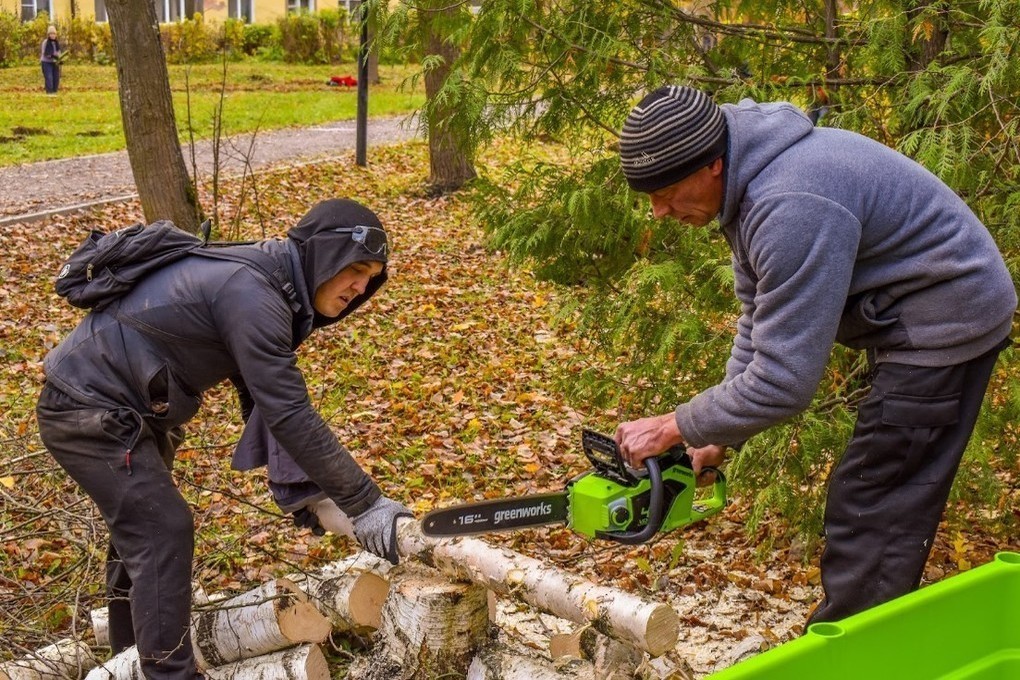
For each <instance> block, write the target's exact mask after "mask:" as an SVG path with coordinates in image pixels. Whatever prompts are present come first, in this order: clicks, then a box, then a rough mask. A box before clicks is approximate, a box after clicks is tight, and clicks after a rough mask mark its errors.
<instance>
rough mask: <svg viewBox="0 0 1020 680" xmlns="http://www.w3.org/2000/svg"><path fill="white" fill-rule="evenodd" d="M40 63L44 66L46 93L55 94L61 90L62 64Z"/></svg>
mask: <svg viewBox="0 0 1020 680" xmlns="http://www.w3.org/2000/svg"><path fill="white" fill-rule="evenodd" d="M39 63H40V64H42V72H43V84H44V85H45V86H46V92H47V93H49V94H53V93H55V92H56V91H57V90H59V89H60V64H57V63H56V62H52V61H41V62H39Z"/></svg>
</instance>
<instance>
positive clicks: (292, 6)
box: [287, 0, 315, 14]
mask: <svg viewBox="0 0 1020 680" xmlns="http://www.w3.org/2000/svg"><path fill="white" fill-rule="evenodd" d="M314 11H315V0H287V13H288V14H295V13H297V12H314Z"/></svg>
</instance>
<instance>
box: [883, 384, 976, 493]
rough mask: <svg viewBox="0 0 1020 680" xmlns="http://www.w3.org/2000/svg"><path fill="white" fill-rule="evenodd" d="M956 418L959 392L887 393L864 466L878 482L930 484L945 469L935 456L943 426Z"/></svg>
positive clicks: (949, 424) (954, 422)
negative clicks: (936, 393) (942, 393)
mask: <svg viewBox="0 0 1020 680" xmlns="http://www.w3.org/2000/svg"><path fill="white" fill-rule="evenodd" d="M959 419H960V395H959V394H958V393H956V394H950V395H946V396H934V397H919V396H914V395H905V394H894V393H890V394H887V395H886V396H885V398H884V399H883V401H882V409H881V418H880V420H879V423H878V424H877V428H876V430H875V432H874V434H873V441H872V446H871V447H870V450H869V452H868V458H869V459H870V460H868V462H867V464H866V466H865V469H866V470H867V471H868V474H869V476H871V478H872V479H873V481H875V482H877V483H879V484H883V483H885V484H890V485H900V484H934V483H936V482H938V481H939V479H940V478H943V477H944V475H945V473H946V471H945V470H940V469H938V467H937V466H935V465H932V464H931V463H932V462H933V461H934V460H936V459H937V458H938V455H937V453H938V452H937V450H936V447H937V446H938V442H939V439H940V437H941V434H942V432H943V431H944V428H946V427H949V426H952V425H955V424H956V423H957V422H959Z"/></svg>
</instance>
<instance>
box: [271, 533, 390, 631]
mask: <svg viewBox="0 0 1020 680" xmlns="http://www.w3.org/2000/svg"><path fill="white" fill-rule="evenodd" d="M390 569H391V566H390V563H389V562H387V561H386V560H384V559H381V558H378V557H376V556H375V555H372V554H371V553H364V552H363V553H357V554H355V555H352V556H350V557H348V558H346V559H343V560H339V561H337V562H333V563H331V564H328V565H326V567H324V568H323V569H321V570H319V571H318V572H316V573H314V574H290V575H288V576H287V578H288V579H289V580H291V581H293V582H294V583H296V584H297V586H298V587H299V588H300V589H301V590H302V591H303V592H304V593H305V594H306V595H307V596H308V598H309V600H310V601H311V603H312V604H313V605H314V606H315V608H316V609H318V610H319V613H321V614H322V615H323V616H325V617H326V618H327V619H329V622H330V624H332V627H333V631H334V632H337V633H352V634H354V635H358V636H367V635H370V634H371V633H373V632H374V631H375V630H377V629H378V628H379V625H380V621H381V613H382V608H383V603H384V602H385V601H386V596H387V594H388V593H389V589H390V584H389V580H388V574H389V571H390Z"/></svg>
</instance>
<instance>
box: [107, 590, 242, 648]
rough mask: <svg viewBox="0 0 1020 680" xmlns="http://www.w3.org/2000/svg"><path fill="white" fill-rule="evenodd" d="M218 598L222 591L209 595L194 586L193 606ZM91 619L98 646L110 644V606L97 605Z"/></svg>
mask: <svg viewBox="0 0 1020 680" xmlns="http://www.w3.org/2000/svg"><path fill="white" fill-rule="evenodd" d="M217 599H220V600H222V599H225V596H224V595H222V594H221V593H217V594H215V595H209V594H207V593H206V592H205V589H204V588H202V586H200V585H198V584H194V585H193V586H192V591H191V603H192V606H199V605H205V604H209V603H210V602H215V601H216V600H217ZM89 619H90V620H91V621H92V634H93V635H94V636H95V638H96V646H97V647H109V646H110V610H109V608H108V607H96V608H95V609H93V610H92V611H91V612H89Z"/></svg>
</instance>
